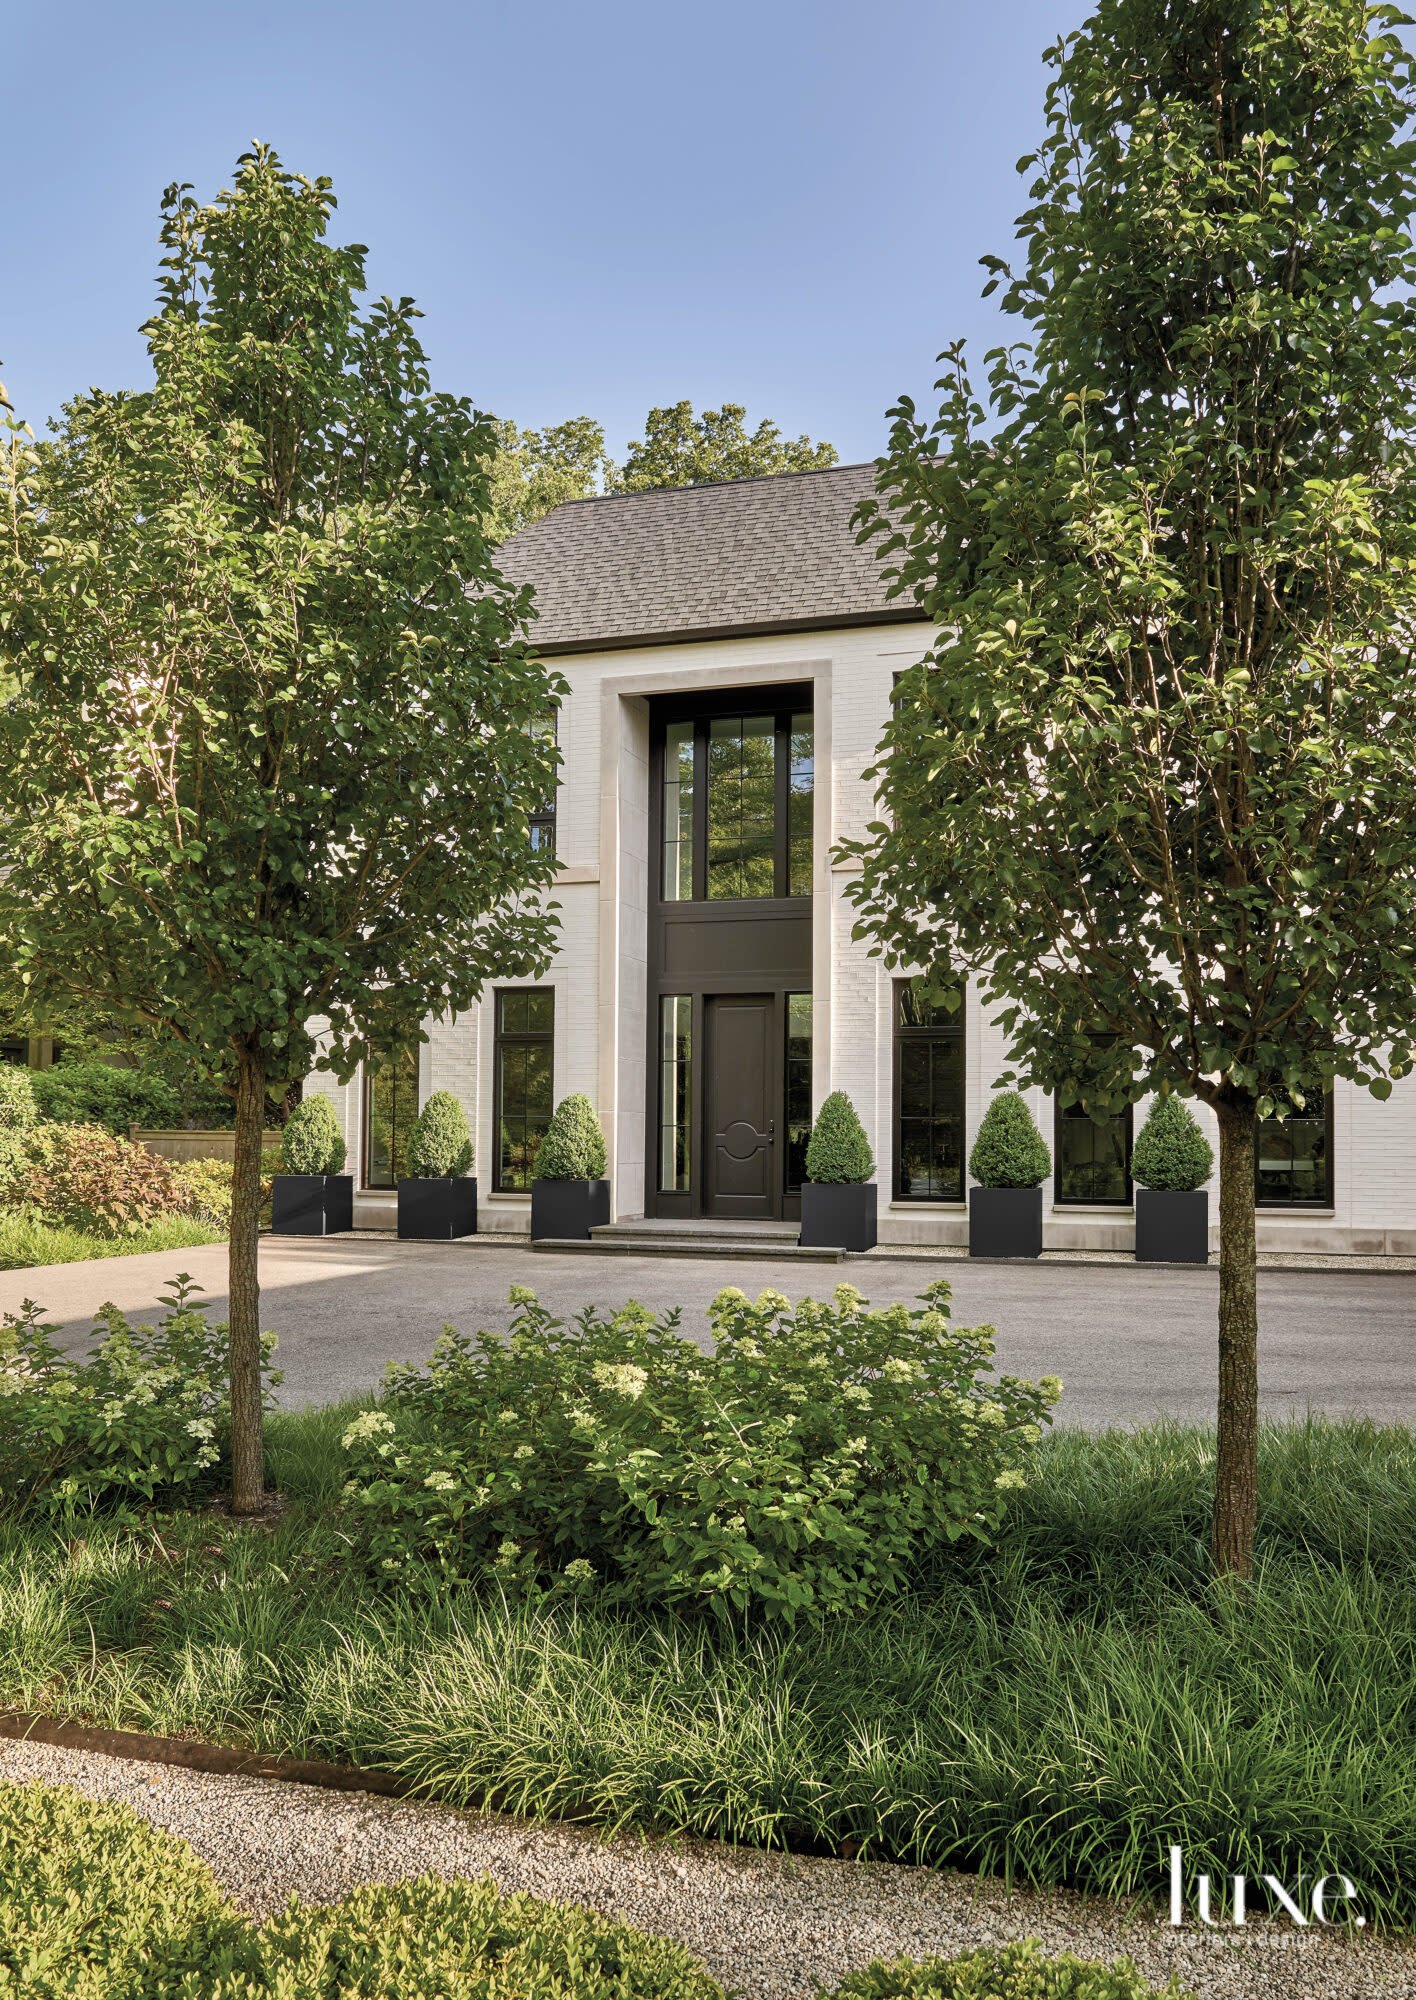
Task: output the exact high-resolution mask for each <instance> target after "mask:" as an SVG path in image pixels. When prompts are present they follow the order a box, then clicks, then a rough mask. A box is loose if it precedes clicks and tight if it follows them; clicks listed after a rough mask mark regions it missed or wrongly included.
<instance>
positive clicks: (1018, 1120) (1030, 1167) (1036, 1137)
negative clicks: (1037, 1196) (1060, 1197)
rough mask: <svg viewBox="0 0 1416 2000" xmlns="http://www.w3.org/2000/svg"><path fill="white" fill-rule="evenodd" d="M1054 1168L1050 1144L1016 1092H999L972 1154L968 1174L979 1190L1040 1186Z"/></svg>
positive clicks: (994, 1097)
mask: <svg viewBox="0 0 1416 2000" xmlns="http://www.w3.org/2000/svg"><path fill="white" fill-rule="evenodd" d="M1051 1168H1052V1155H1051V1153H1049V1152H1048V1150H1047V1141H1046V1140H1045V1139H1044V1138H1043V1136H1042V1134H1041V1132H1039V1131H1038V1129H1037V1126H1036V1125H1035V1124H1034V1123H1033V1117H1032V1113H1031V1112H1030V1111H1029V1110H1028V1107H1027V1105H1026V1104H1025V1103H1024V1102H1023V1099H1022V1098H1021V1096H1019V1094H1018V1092H1017V1091H1016V1090H998V1091H995V1092H994V1094H993V1101H992V1103H991V1104H990V1105H989V1107H988V1109H987V1111H985V1112H984V1114H983V1123H982V1124H981V1125H980V1126H979V1128H978V1136H977V1138H976V1139H975V1140H974V1143H973V1151H972V1152H971V1153H970V1154H969V1172H970V1173H971V1174H972V1175H973V1177H974V1179H975V1180H976V1181H977V1182H978V1184H979V1186H980V1187H986V1188H1035V1187H1041V1186H1042V1184H1043V1182H1044V1181H1045V1180H1046V1179H1047V1176H1048V1174H1049V1172H1050V1171H1051Z"/></svg>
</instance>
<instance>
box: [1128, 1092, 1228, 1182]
mask: <svg viewBox="0 0 1416 2000" xmlns="http://www.w3.org/2000/svg"><path fill="white" fill-rule="evenodd" d="M1213 1168H1214V1148H1213V1146H1211V1144H1210V1142H1209V1140H1208V1139H1207V1138H1206V1137H1205V1135H1204V1133H1203V1132H1202V1131H1201V1130H1200V1128H1199V1126H1198V1125H1197V1124H1196V1122H1195V1116H1194V1113H1193V1112H1192V1111H1191V1109H1190V1107H1189V1105H1188V1104H1186V1103H1185V1102H1184V1101H1183V1100H1182V1099H1181V1098H1178V1097H1175V1096H1173V1095H1172V1096H1170V1097H1158V1098H1157V1099H1156V1100H1155V1102H1154V1104H1152V1106H1151V1108H1150V1112H1149V1115H1148V1116H1147V1118H1146V1122H1145V1124H1144V1125H1143V1126H1142V1127H1141V1129H1140V1133H1139V1135H1138V1136H1137V1139H1136V1144H1135V1148H1134V1150H1133V1152H1132V1155H1131V1178H1132V1180H1134V1181H1138V1182H1139V1183H1140V1185H1141V1186H1142V1187H1145V1188H1158V1189H1159V1188H1164V1189H1169V1190H1173V1191H1176V1192H1178V1193H1182V1194H1190V1193H1193V1191H1194V1190H1195V1189H1196V1188H1202V1187H1203V1186H1204V1184H1205V1182H1206V1181H1207V1180H1208V1179H1209V1177H1210V1174H1211V1172H1212V1171H1213Z"/></svg>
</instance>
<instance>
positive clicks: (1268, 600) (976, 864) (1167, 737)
mask: <svg viewBox="0 0 1416 2000" xmlns="http://www.w3.org/2000/svg"><path fill="white" fill-rule="evenodd" d="M1402 18H1403V17H1401V16H1399V15H1397V14H1396V13H1394V11H1393V10H1391V9H1389V8H1385V7H1380V6H1371V5H1367V4H1364V0H1194V4H1192V5H1188V6H1175V5H1172V4H1166V0H1101V4H1099V5H1098V6H1097V7H1096V9H1095V11H1094V12H1093V13H1092V15H1091V17H1090V18H1089V20H1088V21H1087V22H1086V24H1085V25H1084V27H1083V28H1082V29H1081V30H1080V31H1079V32H1077V33H1075V34H1073V35H1070V36H1068V37H1066V38H1065V39H1064V40H1063V41H1060V42H1059V43H1058V44H1057V45H1056V46H1055V47H1054V48H1053V49H1052V50H1051V51H1050V52H1049V54H1048V61H1049V63H1050V65H1051V67H1052V69H1053V71H1054V72H1055V75H1054V78H1053V80H1052V82H1051V84H1050V86H1049V89H1048V93H1047V103H1046V136H1045V137H1044V139H1043V141H1042V144H1041V146H1040V148H1039V150H1038V152H1037V153H1036V154H1034V155H1031V156H1030V157H1029V158H1028V159H1026V160H1024V161H1023V162H1021V166H1020V171H1022V172H1023V173H1024V174H1026V175H1027V176H1028V177H1029V179H1030V187H1029V206H1028V207H1027V209H1026V210H1025V211H1024V213H1023V214H1022V216H1021V217H1020V218H1019V223H1018V234H1019V237H1020V240H1021V242H1022V245H1023V256H1022V260H1021V261H1020V263H1019V265H1018V267H1017V268H1016V269H1014V268H1012V267H1010V266H1009V265H1007V264H1005V263H1003V262H1002V260H1000V259H998V258H985V259H984V262H985V264H986V265H987V266H989V267H990V268H991V271H992V277H991V278H990V281H989V284H988V286H987V287H986V290H989V291H991V290H992V289H993V288H994V287H995V286H999V285H1001V286H1002V287H1003V298H1002V303H1003V306H1004V308H1005V310H1007V311H1008V312H1010V313H1013V314H1015V315H1017V316H1018V318H1019V319H1020V320H1021V321H1022V323H1023V328H1024V329H1025V332H1026V338H1025V339H1024V340H1023V341H1022V342H1021V343H1020V344H1018V345H1016V346H1010V347H1007V348H1001V349H999V350H997V351H996V352H994V353H992V354H991V355H990V356H989V357H988V379H989V390H988V397H987V406H986V407H985V405H984V403H982V402H980V401H979V400H978V398H977V397H976V395H975V391H974V388H973V386H972V383H971V381H970V377H969V373H968V371H967V368H966V365H965V360H964V355H963V351H962V347H961V346H957V345H956V346H954V347H951V348H948V349H946V350H945V354H944V355H943V356H942V357H941V359H942V360H943V361H944V362H945V363H946V373H945V374H944V376H943V378H942V379H941V381H940V383H939V384H938V387H939V389H940V390H941V391H942V392H943V401H942V407H941V408H940V411H939V414H938V417H937V419H935V420H934V421H929V420H927V419H926V418H924V417H922V416H920V415H919V414H917V412H916V410H915V407H914V405H913V404H912V403H911V402H910V401H909V400H908V399H907V398H902V399H901V401H900V403H899V404H898V406H897V407H896V408H895V409H894V410H893V411H892V413H891V416H892V420H893V428H892V431H891V436H890V443H889V449H888V451H887V453H886V456H885V458H884V459H883V461H882V465H881V470H880V474H879V478H878V492H879V494H880V496H881V499H880V501H879V502H878V503H877V502H868V503H867V504H866V507H865V509H864V510H863V518H862V522H861V529H860V532H861V536H862V539H864V538H865V537H866V536H874V537H875V538H876V546H877V548H878V550H879V553H880V555H881V558H882V561H883V563H884V565H885V567H886V572H887V574H888V575H890V576H891V578H892V588H893V590H894V591H895V592H896V593H897V594H900V595H904V596H909V597H913V598H914V599H915V601H916V602H917V603H918V604H919V605H920V606H921V607H922V608H923V609H925V610H926V611H927V612H929V613H930V614H932V616H933V617H934V619H935V620H936V623H937V625H938V628H939V629H938V631H937V633H936V635H935V639H934V643H933V645H932V647H931V649H930V651H929V653H928V655H927V657H926V658H925V659H924V661H923V662H922V664H921V665H919V666H918V667H917V668H914V669H912V670H911V671H909V672H908V673H906V674H905V675H903V676H902V677H901V679H900V681H899V683H898V687H897V700H896V704H895V709H894V713H893V717H892V721H891V724H890V727H889V730H888V732H887V735H886V738H885V741H884V743H883V746H882V755H881V760H880V762H879V765H878V768H877V771H876V773H875V774H874V775H876V777H877V779H878V786H879V794H880V803H881V806H882V808H883V811H882V816H881V823H880V824H878V825H875V826H874V827H872V828H871V829H870V830H869V831H868V833H867V834H866V835H865V836H864V837H863V838H862V839H861V840H859V841H858V842H854V843H849V844H848V851H849V852H851V853H853V854H855V855H857V856H858V857H859V859H860V861H861V863H862V872H861V874H860V876H859V878H858V880H857V882H856V883H855V884H854V885H853V889H854V892H855V894H856V896H857V900H858V906H859V908H858V922H859V930H860V933H861V934H863V935H865V936H867V937H869V938H871V939H872V940H873V941H874V944H875V945H876V947H877V948H878V949H879V950H880V951H881V952H882V953H883V954H884V955H885V956H886V958H887V960H889V961H890V962H908V963H910V964H914V965H923V966H927V967H928V968H929V969H930V971H931V973H932V974H933V975H934V976H935V978H936V980H937V982H938V983H940V984H941V985H944V986H950V985H954V984H956V983H957V982H958V980H959V979H960V978H961V977H964V976H969V975H971V976H973V977H974V978H975V979H977V980H978V981H979V983H980V986H981V990H982V993H983V997H984V999H985V1001H986V1002H987V1003H989V1004H991V1005H993V1006H994V1007H996V1008H997V1010H998V1013H999V1017H1000V1018H1001V1021H1002V1023H1003V1026H1004V1028H1005V1030H1006V1031H1007V1033H1008V1035H1009V1037H1010V1044H1009V1049H1010V1060H1011V1062H1012V1064H1013V1068H1012V1070H1011V1071H1010V1072H1009V1077H1008V1079H1006V1080H1013V1079H1014V1078H1017V1079H1021V1080H1023V1081H1026V1082H1030V1083H1036V1084H1043V1085H1046V1086H1047V1087H1049V1088H1051V1089H1053V1090H1055V1091H1056V1092H1057V1093H1058V1094H1059V1098H1060V1101H1061V1102H1062V1103H1063V1104H1064V1105H1065V1104H1072V1103H1080V1104H1081V1105H1082V1106H1083V1108H1084V1109H1085V1110H1087V1111H1088V1112H1089V1113H1091V1114H1092V1115H1098V1116H1100V1115H1104V1114H1106V1113H1115V1112H1119V1111H1121V1110H1123V1109H1124V1107H1125V1106H1126V1105H1127V1104H1128V1103H1131V1102H1134V1101H1135V1100H1137V1099H1138V1098H1140V1097H1142V1096H1143V1095H1146V1094H1148V1093H1150V1092H1152V1091H1157V1090H1160V1091H1173V1092H1176V1093H1178V1094H1179V1095H1181V1096H1188V1097H1197V1098H1200V1099H1202V1100H1203V1101H1204V1102H1206V1103H1207V1104H1209V1105H1210V1106H1211V1107H1212V1108H1213V1110H1214V1111H1215V1113H1216V1116H1217V1120H1218V1125H1219V1137H1220V1202H1219V1205H1220V1242H1221V1249H1220V1284H1219V1403H1218V1411H1219V1422H1218V1452H1217V1466H1216V1478H1215V1494H1214V1520H1213V1555H1214V1562H1215V1566H1216V1570H1217V1572H1218V1573H1220V1574H1221V1575H1225V1574H1235V1573H1239V1574H1243V1573H1246V1572H1247V1571H1248V1570H1249V1568H1250V1566H1251V1561H1252V1550H1253V1541H1254V1527H1255V1516H1256V1508H1257V1429H1258V1412H1259V1402H1258V1368H1257V1331H1258V1319H1257V1301H1256V1286H1255V1261H1256V1259H1255V1215H1254V1196H1255V1137H1256V1127H1257V1123H1258V1121H1259V1120H1261V1119H1263V1118H1265V1117H1267V1116H1270V1115H1280V1116H1281V1115H1283V1114H1284V1112H1285V1110H1286V1109H1287V1108H1288V1107H1289V1106H1290V1105H1292V1104H1298V1105H1302V1104H1304V1103H1305V1102H1307V1101H1308V1100H1309V1099H1310V1098H1311V1097H1312V1096H1313V1094H1315V1093H1321V1092H1322V1091H1323V1090H1324V1089H1326V1088H1329V1087H1330V1086H1331V1082H1332V1079H1333V1078H1334V1077H1343V1078H1349V1079H1351V1080H1352V1081H1353V1082H1355V1083H1358V1084H1364V1085H1366V1086H1367V1087H1368V1088H1369V1089H1370V1090H1371V1091H1372V1092H1373V1094H1374V1095H1376V1096H1377V1097H1385V1096H1387V1095H1388V1094H1389V1092H1390V1090H1391V1087H1392V1079H1393V1078H1394V1077H1399V1076H1402V1075H1404V1074H1405V1073H1406V1072H1407V1071H1408V1069H1409V1068H1410V1067H1411V1064H1412V1058H1413V1034H1416V843H1413V841H1412V838H1411V828H1412V826H1413V824H1416V658H1413V642H1414V641H1416V478H1414V477H1413V472H1414V471H1416V467H1414V466H1413V446H1416V425H1413V401H1416V309H1414V308H1413V302H1412V300H1413V294H1412V286H1413V283H1416V256H1413V251H1412V243H1411V236H1410V233H1409V222H1410V217H1411V212H1412V208H1413V204H1414V203H1416V145H1413V142H1412V138H1411V136H1410V121H1411V119H1412V114H1413V111H1416V92H1413V84H1412V67H1411V57H1410V56H1409V54H1408V52H1407V50H1406V49H1405V47H1404V46H1403V44H1402V42H1401V41H1400V39H1399V38H1398V36H1397V35H1396V33H1395V32H1393V30H1394V28H1395V26H1396V25H1397V23H1398V22H1399V21H1400V20H1401V19H1402Z"/></svg>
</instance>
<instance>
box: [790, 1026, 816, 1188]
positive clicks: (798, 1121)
mask: <svg viewBox="0 0 1416 2000" xmlns="http://www.w3.org/2000/svg"><path fill="white" fill-rule="evenodd" d="M784 1082H785V1085H786V1102H785V1111H786V1128H787V1193H788V1194H800V1192H801V1184H802V1182H803V1181H804V1180H805V1179H806V1148H807V1142H808V1141H809V1140H810V1138H811V995H810V994H809V993H789V994H788V995H787V1052H786V1070H785V1076H784Z"/></svg>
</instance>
